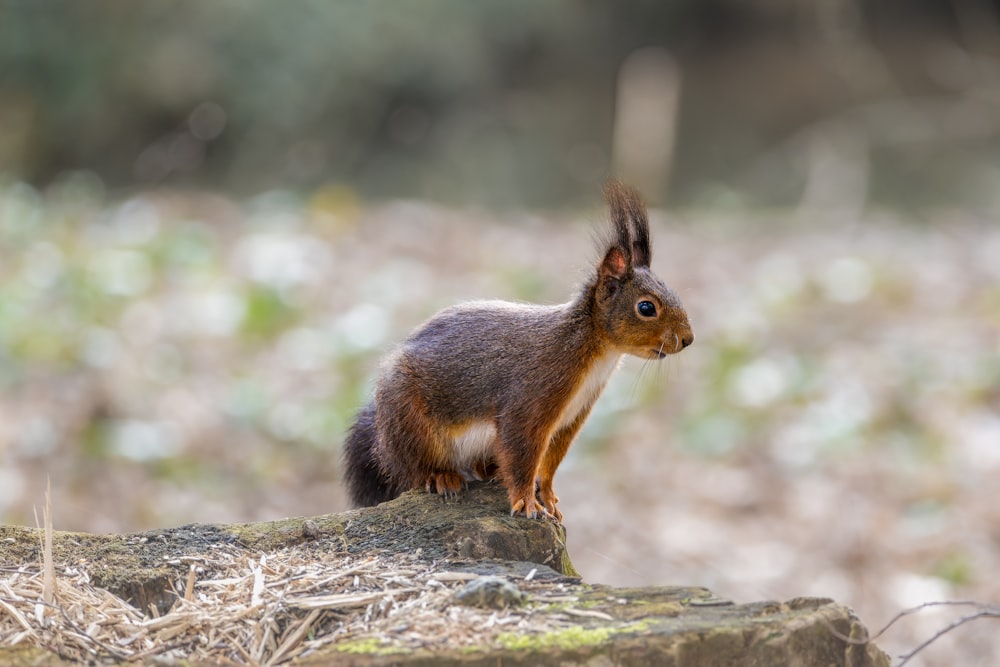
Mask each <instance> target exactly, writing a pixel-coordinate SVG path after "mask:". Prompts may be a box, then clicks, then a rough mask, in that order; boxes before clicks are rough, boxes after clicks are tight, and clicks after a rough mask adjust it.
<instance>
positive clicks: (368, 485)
mask: <svg viewBox="0 0 1000 667" xmlns="http://www.w3.org/2000/svg"><path fill="white" fill-rule="evenodd" d="M375 438H376V434H375V403H374V402H371V403H369V404H368V405H366V406H365V408H364V409H363V410H361V412H359V413H358V417H357V420H355V422H354V426H352V427H351V430H350V432H349V433H348V434H347V440H346V442H344V480H345V481H346V482H347V492H348V494H349V495H350V497H351V502H352V503H354V506H355V507H368V506H370V505H378V504H379V503H381V502H385V501H386V500H392V499H393V498H395V497H396V496H398V495H399V491H398V490H397V489H396V488H395V486H394V485H393V484H392V483H391V482H390V481H389V479H388V478H386V476H385V475H384V474H383V473H382V470H381V469H380V468H379V465H378V461H376V460H375Z"/></svg>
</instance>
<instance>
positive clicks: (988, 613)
mask: <svg viewBox="0 0 1000 667" xmlns="http://www.w3.org/2000/svg"><path fill="white" fill-rule="evenodd" d="M977 618H1000V609H997V608H992V609H981V610H979V611H977V612H976V613H975V614H970V615H968V616H963V617H962V618H960V619H958V620H956V621H952V622H951V623H949V624H948V625H946V626H945V627H943V628H941V629H940V630H938V631H937V632H935V633H934V634H933V635H931V636H930V638H929V639H927V641H925V642H923V643H921V644H920V645H919V646H917V647H916V648H915V649H913V650H912V651H910V652H909V653H904V654H903V655H901V656H900V657H901V658H902V662H900V663H899V665H898V667H903V665H905V664H906V663H908V662H909V661H910V658H912V657H913V656H915V655H917V654H918V653H920V652H921V651H923V650H924V649H925V648H927V647H928V646H930V645H931V644H933V643H934V642H936V641H937V640H938V639H940V638H941V637H943V636H944V635H946V634H948V633H949V632H951V631H952V630H954V629H955V628H957V627H958V626H960V625H965V624H966V623H968V622H969V621H974V620H976V619H977Z"/></svg>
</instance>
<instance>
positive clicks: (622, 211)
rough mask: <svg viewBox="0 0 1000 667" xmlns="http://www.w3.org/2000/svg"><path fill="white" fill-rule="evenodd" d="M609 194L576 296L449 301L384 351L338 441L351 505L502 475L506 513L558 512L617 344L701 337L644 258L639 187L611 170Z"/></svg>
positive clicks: (670, 345) (652, 345)
mask: <svg viewBox="0 0 1000 667" xmlns="http://www.w3.org/2000/svg"><path fill="white" fill-rule="evenodd" d="M604 196H605V200H606V202H607V204H608V207H609V209H610V213H611V216H610V217H611V223H612V224H611V228H612V229H611V232H610V234H608V235H607V236H606V238H605V240H604V241H603V243H602V244H601V250H602V253H601V261H600V263H599V264H598V265H597V269H596V271H595V272H594V273H593V274H592V275H591V277H590V278H589V279H588V280H587V281H586V283H585V284H584V285H583V287H582V289H580V290H579V292H578V293H577V295H576V296H575V298H573V299H572V300H571V301H570V302H568V303H564V304H561V305H554V306H542V305H533V304H522V303H508V302H505V301H472V302H468V303H462V304H459V305H455V306H451V307H449V308H446V309H444V310H442V311H440V312H439V313H437V314H436V315H434V316H433V317H431V318H430V319H429V320H427V321H426V322H424V323H423V324H422V325H420V326H419V327H418V328H417V329H416V330H414V331H413V333H411V334H410V336H409V337H408V338H406V339H405V340H404V341H403V342H402V344H400V345H399V347H397V348H396V349H395V350H394V351H392V352H391V353H389V354H388V355H387V356H386V357H385V359H384V360H383V361H382V363H381V365H380V368H379V373H378V377H377V380H376V386H375V392H374V398H373V399H372V401H371V402H369V403H368V405H367V406H365V407H364V408H363V409H361V411H360V412H359V413H358V415H357V418H356V421H355V423H354V425H353V426H352V427H351V429H350V431H349V433H348V436H347V440H346V442H345V444H344V476H345V479H346V483H347V488H348V491H349V494H350V497H351V499H352V501H353V502H354V504H355V506H368V505H375V504H378V503H380V502H384V501H386V500H391V499H393V498H395V497H396V496H398V495H399V494H401V493H402V492H404V491H407V490H409V489H413V488H420V487H424V488H426V489H427V490H428V491H430V492H437V493H438V494H441V495H442V496H453V495H455V494H457V493H458V492H459V491H460V490H461V489H462V488H463V487H464V485H465V482H466V481H471V480H474V479H484V478H489V477H494V476H498V477H499V478H500V480H501V481H502V482H503V484H504V485H505V486H506V489H507V492H508V497H509V499H510V509H511V514H512V515H513V514H517V513H523V514H524V515H526V516H528V517H531V518H535V517H545V516H548V517H552V518H554V519H555V520H556V521H562V516H563V515H562V512H560V511H559V509H558V508H557V507H556V503H558V502H559V498H558V497H556V495H555V493H554V492H553V489H552V478H553V476H554V475H555V472H556V468H558V467H559V464H560V462H562V460H563V457H564V456H565V455H566V451H567V450H568V449H569V446H570V444H571V443H572V441H573V438H574V437H575V436H576V434H577V432H578V431H579V430H580V427H581V426H582V425H583V423H584V421H585V420H586V418H587V415H588V414H589V413H590V409H591V407H592V406H593V405H594V402H595V401H596V400H597V398H598V396H599V395H600V394H601V391H602V390H603V389H604V386H605V384H606V383H607V381H608V379H609V378H610V377H611V375H612V373H614V371H615V370H616V369H617V368H618V365H619V362H620V361H621V358H622V356H623V355H624V354H632V355H635V356H638V357H641V358H644V359H662V358H663V357H665V356H667V355H668V354H674V353H677V352H680V351H681V350H683V349H684V348H686V347H687V346H689V345H690V344H691V343H692V342H694V333H693V331H692V329H691V324H690V323H689V321H688V316H687V312H686V311H685V310H684V307H683V306H682V305H681V301H680V299H679V298H678V296H677V294H676V293H675V292H674V291H673V290H672V289H670V288H669V287H667V286H666V285H665V284H664V283H663V282H662V281H661V280H660V279H659V278H657V277H656V276H655V275H654V274H653V273H652V271H651V270H650V266H649V263H650V259H651V251H650V238H649V220H648V217H647V214H646V207H645V204H644V203H643V201H642V199H641V197H640V196H639V193H638V192H637V191H636V190H635V189H634V188H632V187H629V186H627V185H625V184H623V183H621V182H619V181H617V180H610V181H608V182H607V184H606V185H605V187H604Z"/></svg>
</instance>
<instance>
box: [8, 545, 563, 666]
mask: <svg viewBox="0 0 1000 667" xmlns="http://www.w3.org/2000/svg"><path fill="white" fill-rule="evenodd" d="M44 571H45V568H44V567H41V568H40V567H38V566H37V565H30V566H23V567H19V568H7V569H4V570H2V576H0V645H7V646H11V645H30V646H35V647H39V648H43V649H47V650H50V651H53V652H55V653H57V654H58V655H60V656H61V657H63V658H66V659H70V660H74V661H80V662H88V661H89V662H92V661H94V660H95V659H114V660H128V661H136V660H143V659H149V658H153V657H159V658H167V659H189V660H193V661H205V662H218V661H231V662H236V663H241V664H250V665H275V664H280V663H283V662H286V661H288V660H291V659H293V658H296V657H299V656H304V655H308V654H310V653H312V652H314V651H316V650H318V649H320V648H323V647H328V646H331V645H339V647H340V648H341V650H344V651H351V650H361V649H364V650H372V649H379V650H383V651H394V650H397V651H402V650H413V649H418V648H432V647H438V648H440V647H444V646H448V647H488V646H490V645H493V646H495V645H497V639H498V637H499V635H500V634H501V633H503V632H510V631H512V630H516V631H517V632H519V633H533V632H544V631H548V630H552V629H554V628H558V627H563V626H568V625H572V624H575V622H574V620H573V619H572V618H571V616H572V615H573V614H572V611H573V610H570V611H568V612H566V613H565V614H563V613H560V614H548V613H545V614H541V613H539V611H538V609H537V608H533V607H532V606H530V605H529V606H526V607H520V608H516V609H507V610H492V609H478V608H472V607H464V606H459V605H456V604H454V602H453V600H452V598H453V595H454V592H455V590H456V589H457V588H460V587H461V586H462V585H463V584H464V583H465V582H467V581H469V580H470V579H474V578H476V576H477V575H475V574H470V573H466V572H450V571H447V570H443V569H440V568H439V566H438V565H436V564H428V563H427V562H422V561H419V560H417V559H416V558H414V557H412V556H393V557H389V556H379V555H373V556H368V557H364V558H358V557H350V556H340V555H332V554H324V553H320V552H311V553H305V554H304V553H303V551H302V549H301V548H300V549H298V550H281V551H277V552H273V553H269V554H261V555H260V556H259V557H254V558H250V557H248V556H246V555H245V554H243V555H235V554H222V553H220V554H218V556H216V557H213V558H212V559H211V560H199V561H198V562H197V563H192V566H191V570H190V574H189V576H188V577H187V580H186V581H180V582H178V595H179V599H178V600H177V602H176V603H175V604H174V606H173V608H172V609H171V610H170V612H169V613H167V614H165V615H162V616H160V615H157V614H155V612H154V611H153V610H150V613H143V611H142V610H140V609H137V608H135V607H134V606H132V605H130V604H129V603H127V602H126V601H124V600H122V599H121V598H118V597H116V596H115V595H112V594H111V593H109V592H108V591H106V590H103V589H101V588H97V587H95V586H94V585H92V584H91V582H90V577H89V576H88V574H87V572H86V570H85V569H83V568H78V567H61V568H60V571H59V573H58V576H57V577H56V580H57V582H58V587H57V591H58V593H57V594H56V595H55V598H54V599H53V600H52V601H51V602H47V601H46V599H45V594H46V586H47V585H46V582H45V579H46V577H45V574H44ZM518 584H519V586H520V588H521V589H522V590H524V591H525V592H528V593H529V594H530V595H531V596H532V598H533V599H534V600H535V601H543V600H549V601H554V600H555V599H558V601H560V602H567V601H569V602H571V601H572V600H573V598H572V596H567V591H566V590H565V587H564V585H563V584H559V583H545V582H540V581H536V580H527V579H526V580H524V581H521V582H518ZM577 622H578V621H577Z"/></svg>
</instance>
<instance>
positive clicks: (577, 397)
mask: <svg viewBox="0 0 1000 667" xmlns="http://www.w3.org/2000/svg"><path fill="white" fill-rule="evenodd" d="M621 360H622V355H620V354H608V355H605V356H603V357H601V358H600V359H598V360H597V361H595V362H594V365H593V366H591V368H590V370H589V371H588V372H587V375H586V377H584V379H583V382H582V383H580V388H579V389H577V390H576V393H575V394H573V398H571V399H570V401H569V403H568V404H567V405H566V409H565V410H563V413H562V415H560V416H559V424H558V428H562V427H563V426H566V425H567V424H570V423H572V421H573V420H574V419H576V417H577V415H579V414H580V412H581V411H582V410H583V409H584V408H586V407H588V406H590V405H591V404H592V403H593V402H594V401H595V400H597V396H598V395H599V394H600V393H601V391H602V390H603V389H604V385H605V384H607V382H608V379H609V378H610V377H611V376H612V375H613V374H614V372H615V371H616V370H618V365H619V364H620V363H621Z"/></svg>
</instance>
